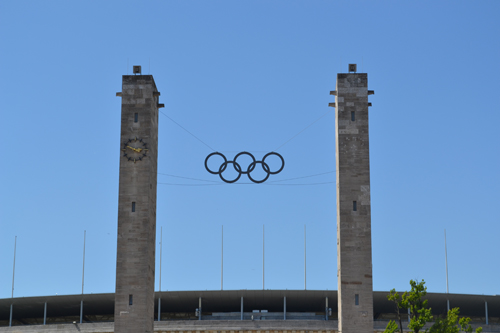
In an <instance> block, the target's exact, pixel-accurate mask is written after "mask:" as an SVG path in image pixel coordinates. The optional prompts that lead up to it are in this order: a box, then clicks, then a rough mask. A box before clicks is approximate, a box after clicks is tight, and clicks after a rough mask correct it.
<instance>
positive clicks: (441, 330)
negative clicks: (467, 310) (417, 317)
mask: <svg viewBox="0 0 500 333" xmlns="http://www.w3.org/2000/svg"><path fill="white" fill-rule="evenodd" d="M459 313H460V309H459V308H453V309H451V310H449V311H448V315H447V316H446V318H439V319H437V320H436V322H435V323H434V325H432V327H431V328H430V330H429V333H460V332H464V333H472V326H471V325H470V324H469V322H470V318H469V317H462V318H459V317H458V314H459ZM482 331H483V328H482V327H478V328H476V330H475V332H476V333H481V332H482Z"/></svg>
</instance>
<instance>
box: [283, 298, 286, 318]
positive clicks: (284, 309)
mask: <svg viewBox="0 0 500 333" xmlns="http://www.w3.org/2000/svg"><path fill="white" fill-rule="evenodd" d="M283 320H286V296H285V297H283Z"/></svg>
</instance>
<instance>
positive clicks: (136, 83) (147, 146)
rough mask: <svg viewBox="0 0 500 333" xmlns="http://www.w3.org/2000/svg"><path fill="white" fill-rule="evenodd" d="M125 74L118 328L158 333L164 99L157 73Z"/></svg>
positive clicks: (122, 331)
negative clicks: (158, 230) (158, 211)
mask: <svg viewBox="0 0 500 333" xmlns="http://www.w3.org/2000/svg"><path fill="white" fill-rule="evenodd" d="M136 72H137V74H139V75H123V77H122V91H121V92H118V93H117V96H120V97H121V121H120V123H121V133H120V144H119V146H118V145H117V147H116V148H117V152H119V153H120V155H119V156H120V168H119V189H118V237H117V239H118V240H117V253H116V284H115V285H116V292H115V322H114V332H115V333H137V332H143V333H152V332H153V331H154V308H155V290H154V287H155V286H154V282H155V250H156V246H155V244H156V192H157V191H156V187H157V166H158V108H159V107H162V105H161V104H159V103H158V99H159V96H160V93H159V92H158V90H157V88H156V84H155V81H154V79H153V76H152V75H142V74H141V73H140V69H138V70H137V71H136Z"/></svg>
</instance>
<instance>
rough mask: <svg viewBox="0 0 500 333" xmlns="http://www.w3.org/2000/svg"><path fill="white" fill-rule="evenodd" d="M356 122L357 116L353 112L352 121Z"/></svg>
mask: <svg viewBox="0 0 500 333" xmlns="http://www.w3.org/2000/svg"><path fill="white" fill-rule="evenodd" d="M355 120H356V116H355V114H354V111H351V121H355Z"/></svg>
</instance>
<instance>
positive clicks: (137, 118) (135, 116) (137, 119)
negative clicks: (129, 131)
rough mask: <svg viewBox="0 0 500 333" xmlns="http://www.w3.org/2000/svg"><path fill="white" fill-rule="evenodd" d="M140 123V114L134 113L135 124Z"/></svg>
mask: <svg viewBox="0 0 500 333" xmlns="http://www.w3.org/2000/svg"><path fill="white" fill-rule="evenodd" d="M138 121H139V114H138V113H134V123H136V122H138Z"/></svg>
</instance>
